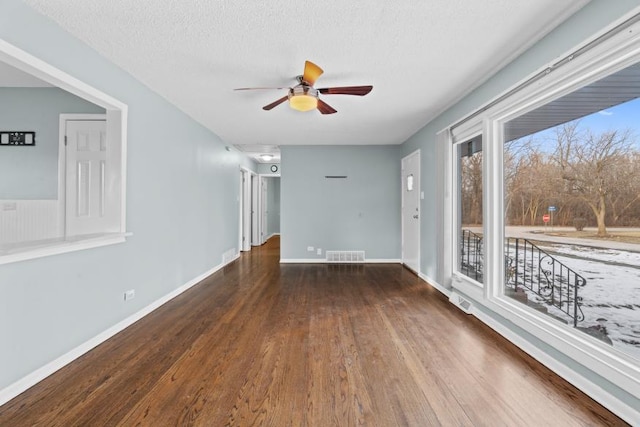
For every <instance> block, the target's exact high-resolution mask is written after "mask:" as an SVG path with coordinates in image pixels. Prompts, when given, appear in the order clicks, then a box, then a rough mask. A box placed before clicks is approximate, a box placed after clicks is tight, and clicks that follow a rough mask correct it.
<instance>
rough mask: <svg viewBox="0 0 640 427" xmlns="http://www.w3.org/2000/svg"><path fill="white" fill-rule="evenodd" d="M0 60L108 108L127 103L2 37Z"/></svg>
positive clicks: (113, 108)
mask: <svg viewBox="0 0 640 427" xmlns="http://www.w3.org/2000/svg"><path fill="white" fill-rule="evenodd" d="M0 61H3V62H6V63H7V64H9V65H11V66H13V67H15V68H17V69H19V70H21V71H24V72H25V73H28V74H31V75H33V76H35V77H37V78H39V79H40V80H44V81H45V82H47V83H50V84H51V85H53V86H57V87H59V88H60V89H63V90H65V91H67V92H69V93H72V94H74V95H76V96H79V97H80V98H83V99H86V100H87V101H89V102H92V103H94V104H96V105H99V106H101V107H104V108H105V109H107V110H123V112H126V108H127V106H126V104H124V103H122V102H120V101H118V100H117V99H115V98H113V97H111V96H109V95H107V94H105V93H104V92H101V91H99V90H98V89H95V88H93V87H91V86H89V85H88V84H86V83H84V82H82V81H80V80H78V79H76V78H75V77H72V76H70V75H69V74H67V73H65V72H64V71H61V70H59V69H57V68H55V67H53V66H51V65H49V64H47V63H46V62H44V61H42V60H41V59H38V58H36V57H35V56H33V55H31V54H29V53H27V52H25V51H24V50H22V49H20V48H18V47H16V46H14V45H12V44H10V43H7V42H6V41H4V40H2V39H0Z"/></svg>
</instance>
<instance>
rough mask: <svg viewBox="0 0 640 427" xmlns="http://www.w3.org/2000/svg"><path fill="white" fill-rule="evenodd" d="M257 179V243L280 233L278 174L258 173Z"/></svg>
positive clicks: (261, 242)
mask: <svg viewBox="0 0 640 427" xmlns="http://www.w3.org/2000/svg"><path fill="white" fill-rule="evenodd" d="M259 179H260V180H259V191H258V192H259V195H260V196H259V220H258V227H259V229H260V231H259V242H260V243H259V244H264V243H265V242H266V241H267V240H269V239H270V238H271V237H273V236H279V235H280V176H279V175H275V174H274V175H271V174H269V175H260V178H259Z"/></svg>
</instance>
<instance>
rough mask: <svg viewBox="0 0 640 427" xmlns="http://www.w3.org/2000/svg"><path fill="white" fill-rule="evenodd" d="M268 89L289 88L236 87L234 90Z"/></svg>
mask: <svg viewBox="0 0 640 427" xmlns="http://www.w3.org/2000/svg"><path fill="white" fill-rule="evenodd" d="M270 89H290V88H289V87H238V88H235V89H234V90H270Z"/></svg>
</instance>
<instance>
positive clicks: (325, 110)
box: [318, 99, 337, 114]
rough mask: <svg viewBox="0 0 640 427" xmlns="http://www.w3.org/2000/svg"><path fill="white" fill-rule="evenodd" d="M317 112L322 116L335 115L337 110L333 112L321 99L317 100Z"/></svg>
mask: <svg viewBox="0 0 640 427" xmlns="http://www.w3.org/2000/svg"><path fill="white" fill-rule="evenodd" d="M318 111H320V112H321V113H322V114H333V113H337V110H334V109H333V107H332V106H330V105H329V104H327V103H326V102H324V101H323V100H322V99H318Z"/></svg>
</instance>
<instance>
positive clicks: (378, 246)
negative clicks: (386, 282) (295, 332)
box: [280, 146, 400, 259]
mask: <svg viewBox="0 0 640 427" xmlns="http://www.w3.org/2000/svg"><path fill="white" fill-rule="evenodd" d="M281 155H282V157H281V162H282V165H283V172H282V178H281V191H282V194H281V218H282V222H281V229H282V235H281V243H280V244H281V258H282V259H309V258H324V251H326V250H364V251H365V252H366V257H367V258H368V259H398V258H400V191H399V189H400V157H399V155H400V147H399V146H313V147H301V146H295V147H293V146H289V147H281ZM325 175H346V176H347V177H348V178H347V179H326V178H325ZM308 246H313V247H314V248H321V249H323V255H322V256H319V255H316V253H315V252H307V247H308Z"/></svg>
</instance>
